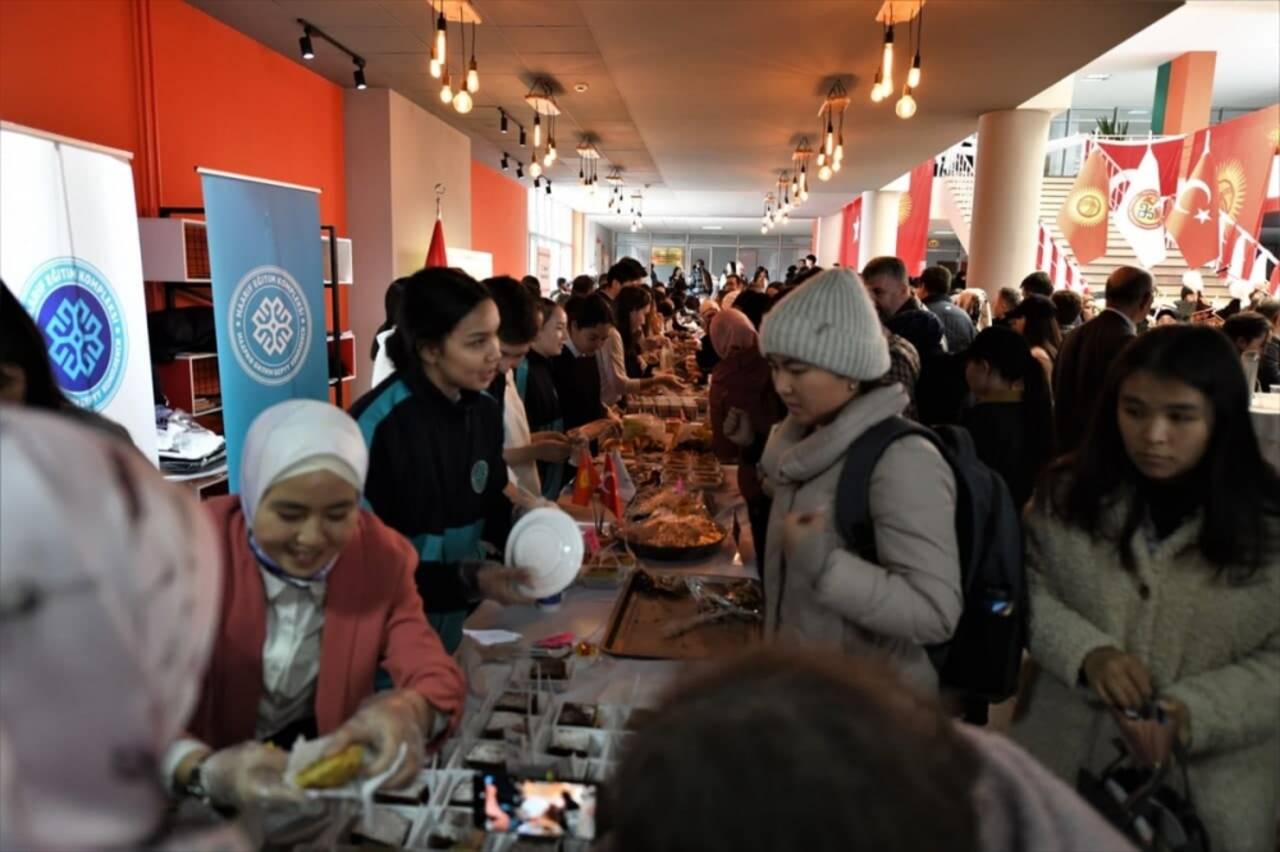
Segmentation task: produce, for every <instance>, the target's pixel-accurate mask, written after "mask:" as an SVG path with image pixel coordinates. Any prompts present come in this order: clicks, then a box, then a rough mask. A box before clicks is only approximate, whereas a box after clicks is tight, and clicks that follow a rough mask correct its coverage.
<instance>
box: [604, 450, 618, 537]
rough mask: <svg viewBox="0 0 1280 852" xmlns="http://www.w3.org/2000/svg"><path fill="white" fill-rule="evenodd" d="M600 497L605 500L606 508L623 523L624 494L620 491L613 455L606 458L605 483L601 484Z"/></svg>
mask: <svg viewBox="0 0 1280 852" xmlns="http://www.w3.org/2000/svg"><path fill="white" fill-rule="evenodd" d="M600 495H601V496H602V497H603V498H604V505H605V508H606V509H608V510H609V511H611V512H613V516H614V517H615V518H617V519H618V520H619V521H621V520H622V494H621V492H620V491H619V489H618V471H617V469H616V468H615V467H614V466H613V456H612V455H607V456H605V457H604V481H603V482H601V483H600Z"/></svg>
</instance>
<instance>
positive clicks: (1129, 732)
mask: <svg viewBox="0 0 1280 852" xmlns="http://www.w3.org/2000/svg"><path fill="white" fill-rule="evenodd" d="M1156 707H1157V708H1158V711H1157V715H1156V716H1154V717H1151V718H1141V717H1139V716H1138V715H1137V714H1136V713H1132V712H1126V711H1124V710H1117V709H1115V708H1112V710H1111V716H1112V718H1114V719H1115V720H1116V725H1117V726H1118V727H1119V728H1120V733H1121V734H1122V735H1123V736H1124V739H1125V742H1127V743H1128V744H1129V753H1130V754H1132V755H1133V758H1134V760H1136V761H1137V762H1138V764H1139V765H1141V766H1144V767H1151V766H1162V765H1164V764H1165V763H1168V761H1169V756H1170V755H1171V754H1172V753H1173V744H1174V742H1175V741H1177V740H1180V741H1181V742H1182V744H1183V745H1189V744H1190V738H1191V714H1190V712H1189V711H1188V710H1187V705H1185V704H1183V703H1182V702H1181V701H1178V700H1177V699H1176V698H1162V699H1160V700H1159V701H1157V702H1156Z"/></svg>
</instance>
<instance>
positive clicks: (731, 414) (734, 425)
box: [722, 407, 756, 447]
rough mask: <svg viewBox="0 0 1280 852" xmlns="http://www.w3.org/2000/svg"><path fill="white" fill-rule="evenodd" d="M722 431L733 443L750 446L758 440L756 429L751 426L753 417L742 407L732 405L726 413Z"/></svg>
mask: <svg viewBox="0 0 1280 852" xmlns="http://www.w3.org/2000/svg"><path fill="white" fill-rule="evenodd" d="M722 431H723V432H724V437H725V438H726V439H727V440H728V441H729V442H730V443H731V444H735V445H737V446H739V447H749V446H751V445H752V444H753V443H755V440H756V431H755V429H753V428H751V418H750V417H749V416H748V415H747V412H745V411H743V410H742V409H741V408H736V407H731V408H730V409H729V410H728V411H727V412H726V413H725V415H724V426H723V427H722Z"/></svg>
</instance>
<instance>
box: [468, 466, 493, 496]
mask: <svg viewBox="0 0 1280 852" xmlns="http://www.w3.org/2000/svg"><path fill="white" fill-rule="evenodd" d="M488 482H489V463H488V462H487V461H485V460H484V459H481V460H480V461H478V462H476V463H475V464H473V465H472V466H471V490H472V491H474V492H476V493H477V494H480V493H482V492H483V491H484V487H485V485H486V484H488Z"/></svg>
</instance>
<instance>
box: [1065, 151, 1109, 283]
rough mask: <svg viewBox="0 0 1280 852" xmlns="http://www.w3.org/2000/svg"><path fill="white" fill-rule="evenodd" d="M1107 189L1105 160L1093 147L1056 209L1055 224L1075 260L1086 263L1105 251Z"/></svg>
mask: <svg viewBox="0 0 1280 852" xmlns="http://www.w3.org/2000/svg"><path fill="white" fill-rule="evenodd" d="M1108 191H1109V182H1108V180H1107V164H1106V160H1105V159H1104V158H1103V156H1102V152H1101V151H1098V150H1096V149H1095V150H1094V151H1092V152H1091V153H1090V154H1089V157H1088V159H1086V160H1085V161H1084V167H1083V168H1081V169H1080V174H1078V175H1076V182H1075V184H1074V185H1073V186H1072V187H1071V192H1070V193H1069V194H1068V195H1067V200H1066V201H1065V202H1063V204H1062V209H1061V210H1059V211H1058V227H1059V228H1061V229H1062V234H1063V236H1065V237H1066V238H1067V242H1068V243H1070V244H1071V250H1072V251H1074V252H1075V254H1076V262H1077V263H1088V262H1090V261H1091V260H1094V259H1095V258H1099V257H1102V256H1103V255H1104V254H1106V253H1107V207H1108V204H1107V196H1108Z"/></svg>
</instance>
